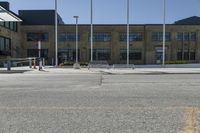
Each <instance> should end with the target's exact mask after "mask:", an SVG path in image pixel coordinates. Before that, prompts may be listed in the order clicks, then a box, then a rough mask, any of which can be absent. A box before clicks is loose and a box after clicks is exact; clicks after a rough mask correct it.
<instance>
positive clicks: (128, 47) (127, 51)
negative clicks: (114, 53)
mask: <svg viewBox="0 0 200 133" xmlns="http://www.w3.org/2000/svg"><path fill="white" fill-rule="evenodd" d="M128 65H129V0H127V66H128Z"/></svg>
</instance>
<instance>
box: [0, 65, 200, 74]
mask: <svg viewBox="0 0 200 133" xmlns="http://www.w3.org/2000/svg"><path fill="white" fill-rule="evenodd" d="M188 66H189V65H188ZM192 66H193V65H191V67H186V66H185V67H180V65H178V67H176V66H174V67H172V66H170V67H169V66H166V67H165V68H163V67H159V66H158V67H156V65H154V66H153V65H146V68H144V66H136V68H135V69H131V68H114V69H113V68H112V69H104V68H102V69H100V68H91V69H87V68H81V69H73V68H55V67H51V66H47V67H44V69H43V70H42V71H39V70H38V69H31V68H29V67H13V68H11V71H7V69H6V68H0V73H25V74H34V73H37V74H38V73H43V74H44V73H46V74H48V73H58V74H70V73H72V74H76V73H77V74H81V73H83V74H85V73H89V74H91V73H103V74H200V67H197V65H196V67H192Z"/></svg>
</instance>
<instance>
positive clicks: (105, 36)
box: [89, 32, 112, 42]
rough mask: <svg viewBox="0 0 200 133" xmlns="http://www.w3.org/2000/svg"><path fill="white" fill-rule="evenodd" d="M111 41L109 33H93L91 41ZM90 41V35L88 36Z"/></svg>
mask: <svg viewBox="0 0 200 133" xmlns="http://www.w3.org/2000/svg"><path fill="white" fill-rule="evenodd" d="M111 39H112V35H111V33H109V32H95V33H93V41H94V42H110V41H111ZM89 41H90V35H89Z"/></svg>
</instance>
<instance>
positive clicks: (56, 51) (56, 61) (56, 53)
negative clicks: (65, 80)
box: [55, 0, 58, 67]
mask: <svg viewBox="0 0 200 133" xmlns="http://www.w3.org/2000/svg"><path fill="white" fill-rule="evenodd" d="M55 66H56V67H57V66H58V15H57V0H55Z"/></svg>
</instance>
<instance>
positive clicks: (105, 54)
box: [89, 49, 111, 61]
mask: <svg viewBox="0 0 200 133" xmlns="http://www.w3.org/2000/svg"><path fill="white" fill-rule="evenodd" d="M90 57H91V52H89V58H90ZM93 59H94V60H100V61H101V60H102V61H103V60H110V59H111V50H110V49H93Z"/></svg>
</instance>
